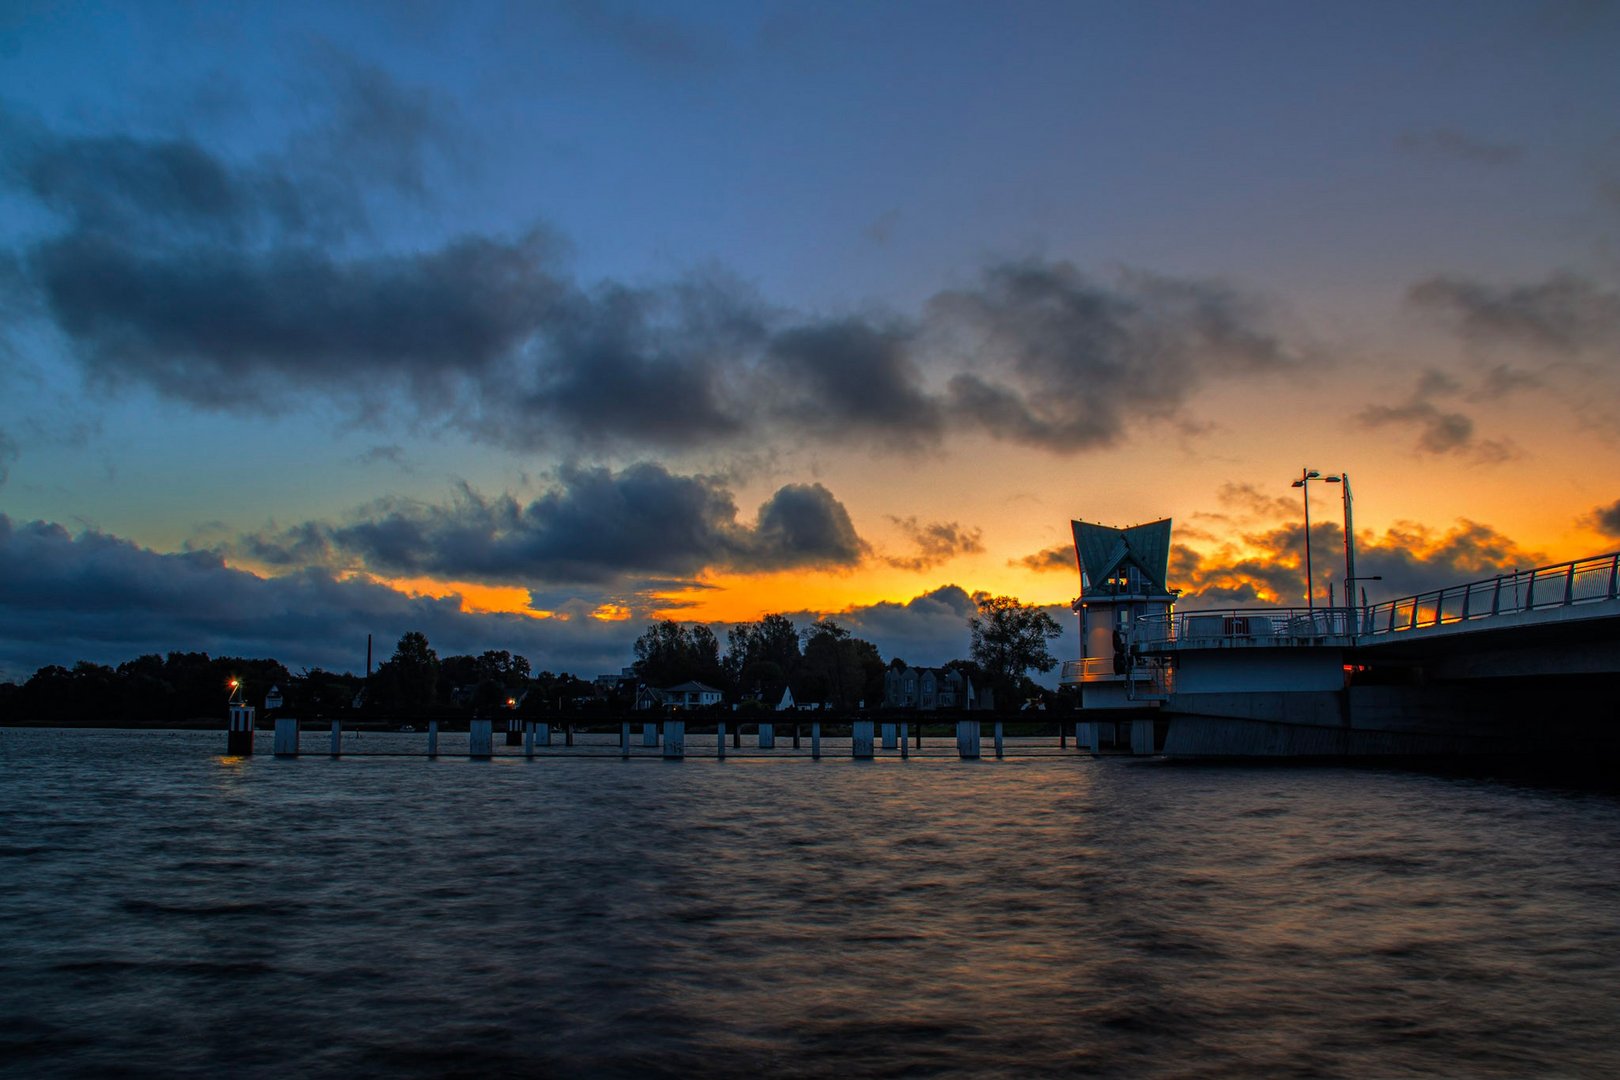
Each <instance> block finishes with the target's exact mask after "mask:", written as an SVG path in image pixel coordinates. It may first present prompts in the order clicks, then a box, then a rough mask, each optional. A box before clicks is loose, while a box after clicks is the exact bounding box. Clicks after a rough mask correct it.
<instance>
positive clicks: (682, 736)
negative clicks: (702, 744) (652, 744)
mask: <svg viewBox="0 0 1620 1080" xmlns="http://www.w3.org/2000/svg"><path fill="white" fill-rule="evenodd" d="M685 757H686V721H685V720H665V721H664V760H665V761H680V760H681V759H683V758H685Z"/></svg>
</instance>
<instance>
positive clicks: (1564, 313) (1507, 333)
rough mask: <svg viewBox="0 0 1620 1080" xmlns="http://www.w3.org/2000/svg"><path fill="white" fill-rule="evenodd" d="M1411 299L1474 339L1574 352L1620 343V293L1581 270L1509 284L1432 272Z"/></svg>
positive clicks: (1409, 292)
mask: <svg viewBox="0 0 1620 1080" xmlns="http://www.w3.org/2000/svg"><path fill="white" fill-rule="evenodd" d="M1407 300H1408V302H1409V303H1411V304H1412V305H1413V306H1415V307H1417V308H1419V309H1422V310H1426V311H1429V312H1432V313H1434V314H1435V315H1437V316H1439V317H1441V318H1444V319H1445V320H1447V321H1448V322H1449V323H1450V324H1451V325H1452V327H1453V328H1454V329H1455V330H1456V331H1457V333H1459V334H1460V335H1461V336H1462V337H1463V338H1464V339H1465V340H1467V341H1469V342H1471V343H1475V344H1487V345H1488V344H1513V345H1521V346H1525V347H1528V348H1531V349H1537V350H1543V351H1547V352H1552V353H1558V354H1562V355H1564V356H1571V357H1573V356H1577V355H1580V354H1582V353H1585V352H1589V351H1611V350H1613V349H1614V348H1615V347H1616V346H1617V345H1620V293H1617V292H1614V291H1612V290H1607V289H1604V288H1602V287H1600V286H1599V285H1597V284H1596V283H1594V282H1593V281H1591V280H1590V279H1588V278H1585V277H1581V276H1579V275H1577V274H1554V275H1552V276H1550V277H1548V278H1547V279H1546V280H1545V281H1541V282H1536V283H1533V284H1529V285H1509V286H1494V285H1487V284H1484V283H1482V282H1478V281H1470V280H1465V279H1461V278H1452V277H1444V276H1440V277H1432V278H1428V279H1427V280H1424V281H1420V282H1418V283H1417V284H1416V285H1413V286H1412V287H1411V288H1410V289H1409V290H1407Z"/></svg>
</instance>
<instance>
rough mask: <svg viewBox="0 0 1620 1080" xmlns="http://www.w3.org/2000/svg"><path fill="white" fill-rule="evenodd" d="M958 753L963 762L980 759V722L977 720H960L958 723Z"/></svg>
mask: <svg viewBox="0 0 1620 1080" xmlns="http://www.w3.org/2000/svg"><path fill="white" fill-rule="evenodd" d="M956 752H957V754H958V755H960V756H961V758H962V760H963V761H974V760H977V759H978V756H979V722H978V721H977V720H958V721H957V722H956Z"/></svg>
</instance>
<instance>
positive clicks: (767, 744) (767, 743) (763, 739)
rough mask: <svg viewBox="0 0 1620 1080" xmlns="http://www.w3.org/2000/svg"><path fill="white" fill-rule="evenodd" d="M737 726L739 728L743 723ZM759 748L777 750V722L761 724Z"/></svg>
mask: <svg viewBox="0 0 1620 1080" xmlns="http://www.w3.org/2000/svg"><path fill="white" fill-rule="evenodd" d="M737 726H738V727H739V728H740V727H742V725H741V724H738V725H737ZM759 748H760V749H761V750H775V749H776V725H775V724H761V725H759Z"/></svg>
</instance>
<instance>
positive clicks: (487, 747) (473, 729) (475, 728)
mask: <svg viewBox="0 0 1620 1080" xmlns="http://www.w3.org/2000/svg"><path fill="white" fill-rule="evenodd" d="M494 754H495V722H494V721H493V720H474V721H472V722H471V723H470V724H468V725H467V756H468V757H470V758H487V757H493V756H494Z"/></svg>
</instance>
